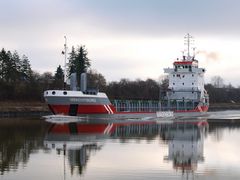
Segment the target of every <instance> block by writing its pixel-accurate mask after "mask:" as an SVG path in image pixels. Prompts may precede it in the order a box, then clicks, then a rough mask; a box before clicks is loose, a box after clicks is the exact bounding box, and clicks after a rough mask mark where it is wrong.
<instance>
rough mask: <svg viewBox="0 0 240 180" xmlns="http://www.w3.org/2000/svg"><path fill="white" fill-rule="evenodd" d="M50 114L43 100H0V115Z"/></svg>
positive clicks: (215, 106)
mask: <svg viewBox="0 0 240 180" xmlns="http://www.w3.org/2000/svg"><path fill="white" fill-rule="evenodd" d="M222 110H240V103H211V104H210V107H209V111H222ZM47 114H51V112H50V110H49V109H48V106H47V104H46V103H44V102H38V101H28V102H20V101H4V102H0V117H18V116H20V117H27V116H42V115H47Z"/></svg>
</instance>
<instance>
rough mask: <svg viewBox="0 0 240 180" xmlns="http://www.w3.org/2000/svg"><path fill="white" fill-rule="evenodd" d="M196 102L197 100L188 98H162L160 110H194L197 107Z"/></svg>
mask: <svg viewBox="0 0 240 180" xmlns="http://www.w3.org/2000/svg"><path fill="white" fill-rule="evenodd" d="M198 103H199V102H198V101H196V100H190V99H185V100H183V99H177V100H162V101H161V110H163V111H167V110H170V111H175V110H178V111H179V110H185V111H187V110H194V109H195V108H196V107H197V105H198Z"/></svg>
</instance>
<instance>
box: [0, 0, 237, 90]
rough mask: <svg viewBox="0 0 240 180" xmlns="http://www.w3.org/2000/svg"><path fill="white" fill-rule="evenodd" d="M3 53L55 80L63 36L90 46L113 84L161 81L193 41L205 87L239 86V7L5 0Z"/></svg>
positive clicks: (205, 1)
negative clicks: (187, 39) (214, 83)
mask: <svg viewBox="0 0 240 180" xmlns="http://www.w3.org/2000/svg"><path fill="white" fill-rule="evenodd" d="M0 7H1V11H0V22H1V28H0V47H1V48H5V49H7V50H11V51H13V50H17V51H18V52H19V53H20V54H21V55H22V54H25V55H27V56H28V58H29V60H30V62H31V65H32V69H33V70H35V71H38V72H40V73H43V72H46V71H51V72H53V73H54V71H55V70H56V68H57V66H58V65H59V64H61V65H63V62H64V59H63V58H64V57H63V56H62V55H61V51H62V50H63V44H64V36H65V35H66V36H67V38H68V47H69V50H70V49H71V46H73V45H74V46H77V45H85V46H86V48H87V49H88V52H89V58H90V59H91V60H92V61H91V62H92V68H93V69H96V70H97V71H98V72H100V73H102V74H103V75H104V76H105V78H106V79H107V80H108V81H113V80H119V79H121V78H128V79H131V80H134V79H136V78H141V79H146V78H152V79H156V80H157V79H158V78H159V76H161V75H163V68H165V67H171V66H172V62H173V61H174V60H175V59H176V58H177V57H180V56H181V51H183V50H184V49H186V47H184V41H183V37H184V36H185V35H186V34H187V33H190V34H191V35H192V36H194V39H195V43H194V46H195V47H196V48H197V52H199V53H198V55H197V59H198V60H199V66H200V67H205V68H206V70H207V72H206V76H205V77H206V82H209V81H210V79H211V77H213V76H216V75H219V76H221V77H222V78H223V79H224V81H225V83H226V84H228V83H232V84H233V85H235V86H240V78H239V75H240V70H239V69H240V53H239V48H240V23H239V22H240V21H239V20H240V11H239V8H240V1H239V0H201V1H197V0H0Z"/></svg>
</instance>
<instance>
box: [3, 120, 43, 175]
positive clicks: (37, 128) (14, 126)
mask: <svg viewBox="0 0 240 180" xmlns="http://www.w3.org/2000/svg"><path fill="white" fill-rule="evenodd" d="M45 130H46V123H44V122H43V121H40V120H33V119H31V120H29V119H15V120H11V119H10V120H9V119H1V123H0V172H1V175H3V174H4V173H5V172H8V171H10V170H16V169H18V167H19V166H20V165H23V166H25V165H26V164H27V163H28V161H29V157H30V154H31V153H37V150H38V149H40V148H41V147H42V137H43V136H44V134H45Z"/></svg>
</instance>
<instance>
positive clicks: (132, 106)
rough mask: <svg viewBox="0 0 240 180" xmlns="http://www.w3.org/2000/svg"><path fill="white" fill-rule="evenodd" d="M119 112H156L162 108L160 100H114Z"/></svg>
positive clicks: (113, 102)
mask: <svg viewBox="0 0 240 180" xmlns="http://www.w3.org/2000/svg"><path fill="white" fill-rule="evenodd" d="M111 102H112V104H113V105H114V106H115V108H116V111H118V112H122V111H125V112H156V111H159V110H160V101H156V100H112V101H111Z"/></svg>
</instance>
